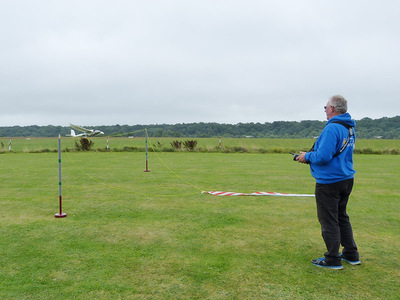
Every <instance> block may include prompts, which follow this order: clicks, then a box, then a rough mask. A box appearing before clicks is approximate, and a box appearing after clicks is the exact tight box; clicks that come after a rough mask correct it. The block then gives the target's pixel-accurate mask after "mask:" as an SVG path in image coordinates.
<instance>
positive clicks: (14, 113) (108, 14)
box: [0, 0, 400, 126]
mask: <svg viewBox="0 0 400 300" xmlns="http://www.w3.org/2000/svg"><path fill="white" fill-rule="evenodd" d="M399 6H400V4H398V3H397V2H396V1H394V0H393V1H389V0H385V1H372V2H369V3H368V4H366V3H365V2H361V1H351V2H348V1H343V0H340V1H335V2H332V3H322V2H320V1H305V0H303V1H255V0H254V1H238V0H232V1H223V0H219V1H218V0H217V1H207V0H203V1H175V0H172V1H121V0H118V1H114V2H109V1H97V0H96V1H65V2H59V1H5V2H2V3H1V4H0V11H1V13H0V14H1V15H0V25H1V26H0V28H1V29H0V35H1V39H2V45H3V46H2V48H1V49H0V54H1V56H2V58H4V59H3V62H2V63H1V64H2V66H1V68H0V97H1V99H2V110H1V111H0V126H9V125H31V124H38V125H47V124H52V125H67V124H68V123H69V122H73V123H74V122H75V123H78V124H88V125H103V124H104V125H109V124H110V125H111V124H150V123H152V124H154V123H182V122H185V123H189V122H220V123H238V122H270V121H275V120H287V121H291V120H305V119H319V120H323V119H324V118H325V114H324V113H323V110H322V107H323V105H325V102H326V101H327V99H328V97H329V96H331V95H333V94H343V95H344V96H345V97H346V98H347V99H348V100H349V108H350V112H351V113H352V115H353V116H354V117H356V118H363V117H372V118H378V117H382V116H394V115H396V114H398V112H399V111H400V104H399V101H398V98H399V91H398V89H397V86H398V85H399V79H398V76H396V75H397V74H396V73H397V70H398V69H399V59H398V54H397V53H398V52H399V50H400V49H399V48H400V39H399V37H398V34H397V33H398V30H399V24H398V21H397V16H396V11H397V10H396V9H398V8H399ZM22 8H23V9H22Z"/></svg>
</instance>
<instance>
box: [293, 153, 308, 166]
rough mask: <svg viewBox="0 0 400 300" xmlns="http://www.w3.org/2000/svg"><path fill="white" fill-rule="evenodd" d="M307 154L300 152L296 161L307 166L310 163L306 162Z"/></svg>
mask: <svg viewBox="0 0 400 300" xmlns="http://www.w3.org/2000/svg"><path fill="white" fill-rule="evenodd" d="M306 153H307V152H302V151H300V154H299V156H298V157H297V158H296V160H297V161H298V162H301V163H303V164H307V163H308V161H306V158H305V156H306Z"/></svg>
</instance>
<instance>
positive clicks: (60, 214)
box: [54, 213, 67, 218]
mask: <svg viewBox="0 0 400 300" xmlns="http://www.w3.org/2000/svg"><path fill="white" fill-rule="evenodd" d="M54 216H55V217H56V218H65V217H66V216H67V214H66V213H57V214H55V215H54Z"/></svg>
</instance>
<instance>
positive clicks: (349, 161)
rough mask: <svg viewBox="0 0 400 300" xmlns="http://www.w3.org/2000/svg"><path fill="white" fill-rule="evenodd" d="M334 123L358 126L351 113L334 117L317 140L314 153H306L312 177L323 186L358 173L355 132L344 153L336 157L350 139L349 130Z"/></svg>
mask: <svg viewBox="0 0 400 300" xmlns="http://www.w3.org/2000/svg"><path fill="white" fill-rule="evenodd" d="M334 121H340V122H343V123H345V124H348V125H350V126H351V127H355V126H356V122H355V121H354V120H352V119H351V116H350V114H349V113H345V114H341V115H338V116H334V117H333V118H331V119H329V121H328V122H327V123H326V126H325V128H324V130H323V131H322V132H321V135H320V136H319V137H318V139H317V140H316V142H315V145H314V151H311V152H307V153H306V155H305V159H306V160H307V161H308V162H309V164H310V169H311V175H312V176H313V177H314V178H315V181H316V182H317V183H321V184H329V183H334V182H338V181H342V180H346V179H351V178H353V177H354V173H355V172H356V171H354V170H353V151H354V145H355V132H354V137H351V139H350V142H349V144H348V145H347V147H346V148H345V149H344V151H343V152H342V153H341V154H339V155H338V156H336V157H334V155H335V154H336V153H337V152H338V151H339V150H340V148H341V147H342V146H343V145H344V144H345V142H346V140H347V138H348V137H349V130H348V129H347V128H346V127H345V126H343V125H341V124H338V123H333V122H334ZM353 131H354V129H353Z"/></svg>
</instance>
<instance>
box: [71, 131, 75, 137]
mask: <svg viewBox="0 0 400 300" xmlns="http://www.w3.org/2000/svg"><path fill="white" fill-rule="evenodd" d="M71 136H73V137H76V134H75V130H73V129H71Z"/></svg>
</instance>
